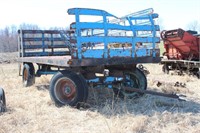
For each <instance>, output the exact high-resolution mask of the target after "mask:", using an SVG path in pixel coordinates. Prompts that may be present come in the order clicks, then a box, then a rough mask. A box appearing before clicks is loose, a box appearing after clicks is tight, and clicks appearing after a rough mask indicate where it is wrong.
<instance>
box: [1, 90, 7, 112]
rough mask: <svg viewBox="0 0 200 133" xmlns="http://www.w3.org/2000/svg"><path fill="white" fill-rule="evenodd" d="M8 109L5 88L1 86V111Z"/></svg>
mask: <svg viewBox="0 0 200 133" xmlns="http://www.w3.org/2000/svg"><path fill="white" fill-rule="evenodd" d="M5 111H6V97H5V92H4V90H3V88H1V87H0V112H5Z"/></svg>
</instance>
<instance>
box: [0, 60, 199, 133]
mask: <svg viewBox="0 0 200 133" xmlns="http://www.w3.org/2000/svg"><path fill="white" fill-rule="evenodd" d="M145 66H146V67H147V68H148V70H150V75H148V84H149V85H148V89H152V90H159V91H161V89H162V90H163V89H164V90H167V89H171V91H176V92H179V93H183V94H185V95H187V98H188V100H189V101H186V102H184V101H178V100H174V99H169V98H164V97H157V96H152V95H145V96H143V97H141V98H139V99H134V100H128V99H126V100H120V99H114V98H113V93H112V90H108V89H97V90H92V89H90V95H89V99H88V104H89V105H90V108H89V109H80V110H78V109H74V108H72V107H68V106H66V107H61V108H58V107H56V106H55V105H54V104H53V102H52V101H51V99H50V96H49V93H48V85H49V81H50V78H51V76H42V77H40V78H37V79H36V84H35V85H34V86H32V87H28V88H24V87H22V83H21V82H22V81H21V77H19V76H18V70H17V69H18V66H17V63H14V64H0V86H1V87H3V88H4V90H5V92H6V100H7V109H8V110H7V112H6V113H4V114H1V115H0V133H13V132H14V133H22V132H36V133H40V132H42V133H45V132H48V133H55V132H58V133H68V132H69V133H74V132H75V133H82V132H84V133H102V132H103V133H107V132H110V133H124V132H128V133H132V132H133V133H135V132H137V133H143V132H147V133H150V132H153V133H160V132H164V133H174V132H177V133H179V132H180V133H182V132H183V133H184V132H185V133H188V132H190V133H198V132H200V128H199V127H200V80H198V79H196V78H194V77H189V76H182V77H181V76H176V75H173V76H172V75H164V74H162V71H161V66H160V65H158V64H148V65H145ZM157 81H162V82H164V85H162V86H161V87H157V86H156V82H157ZM176 81H179V82H185V83H186V88H181V87H174V86H173V83H175V82H176Z"/></svg>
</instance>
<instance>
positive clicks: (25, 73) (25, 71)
mask: <svg viewBox="0 0 200 133" xmlns="http://www.w3.org/2000/svg"><path fill="white" fill-rule="evenodd" d="M27 82H28V70H27V69H24V73H23V83H24V85H25V86H26V85H27Z"/></svg>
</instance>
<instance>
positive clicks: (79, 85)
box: [49, 71, 87, 106]
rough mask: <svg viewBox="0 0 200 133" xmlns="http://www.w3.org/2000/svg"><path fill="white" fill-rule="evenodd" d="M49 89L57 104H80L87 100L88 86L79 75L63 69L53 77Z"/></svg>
mask: <svg viewBox="0 0 200 133" xmlns="http://www.w3.org/2000/svg"><path fill="white" fill-rule="evenodd" d="M49 91H50V96H51V98H52V100H53V101H54V102H55V104H56V105H58V106H62V105H70V106H79V104H80V103H82V102H85V99H86V96H85V94H86V93H85V91H87V88H86V86H85V85H83V81H82V79H81V78H80V76H79V75H77V74H75V73H74V72H70V71H62V72H58V73H56V74H55V75H54V76H53V77H52V79H51V82H50V89H49Z"/></svg>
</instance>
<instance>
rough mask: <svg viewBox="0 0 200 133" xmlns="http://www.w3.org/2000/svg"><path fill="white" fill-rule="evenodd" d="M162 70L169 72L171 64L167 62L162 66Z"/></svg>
mask: <svg viewBox="0 0 200 133" xmlns="http://www.w3.org/2000/svg"><path fill="white" fill-rule="evenodd" d="M162 71H163V72H164V73H166V74H169V66H168V65H167V64H164V65H163V66H162Z"/></svg>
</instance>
